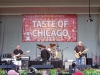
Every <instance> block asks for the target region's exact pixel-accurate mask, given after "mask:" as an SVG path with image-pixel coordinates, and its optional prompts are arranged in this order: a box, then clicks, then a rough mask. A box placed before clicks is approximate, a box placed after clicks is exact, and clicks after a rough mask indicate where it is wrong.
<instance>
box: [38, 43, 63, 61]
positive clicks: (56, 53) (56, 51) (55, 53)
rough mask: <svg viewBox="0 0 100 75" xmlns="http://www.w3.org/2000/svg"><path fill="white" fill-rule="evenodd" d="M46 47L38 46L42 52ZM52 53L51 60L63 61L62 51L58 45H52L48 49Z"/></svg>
mask: <svg viewBox="0 0 100 75" xmlns="http://www.w3.org/2000/svg"><path fill="white" fill-rule="evenodd" d="M45 47H46V46H44V45H42V44H37V48H38V49H39V51H40V52H41V51H42V50H43V49H44V48H45ZM46 49H47V50H48V51H49V53H50V58H49V59H50V60H60V59H61V49H60V47H59V45H58V44H52V43H50V44H49V46H48V47H47V48H46Z"/></svg>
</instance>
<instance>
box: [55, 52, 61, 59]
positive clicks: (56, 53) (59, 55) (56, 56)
mask: <svg viewBox="0 0 100 75" xmlns="http://www.w3.org/2000/svg"><path fill="white" fill-rule="evenodd" d="M55 59H58V60H60V59H61V52H59V51H55Z"/></svg>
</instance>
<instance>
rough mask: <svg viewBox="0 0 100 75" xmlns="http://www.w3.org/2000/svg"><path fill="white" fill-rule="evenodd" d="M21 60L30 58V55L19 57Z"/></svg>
mask: <svg viewBox="0 0 100 75" xmlns="http://www.w3.org/2000/svg"><path fill="white" fill-rule="evenodd" d="M21 60H28V61H29V60H30V57H29V56H22V57H21Z"/></svg>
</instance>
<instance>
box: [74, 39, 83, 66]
mask: <svg viewBox="0 0 100 75" xmlns="http://www.w3.org/2000/svg"><path fill="white" fill-rule="evenodd" d="M84 51H85V48H84V46H83V45H82V42H81V41H79V42H78V45H77V46H76V47H75V48H74V52H75V54H77V55H78V54H79V52H84ZM79 56H80V55H79ZM76 64H77V65H82V56H80V57H76Z"/></svg>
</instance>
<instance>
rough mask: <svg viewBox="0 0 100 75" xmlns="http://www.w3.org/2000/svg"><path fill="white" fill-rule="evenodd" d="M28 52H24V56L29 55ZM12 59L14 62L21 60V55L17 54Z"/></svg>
mask: <svg viewBox="0 0 100 75" xmlns="http://www.w3.org/2000/svg"><path fill="white" fill-rule="evenodd" d="M29 52H30V50H28V51H26V52H25V54H26V53H29ZM14 59H15V60H21V54H20V53H19V54H17V55H14Z"/></svg>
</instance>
